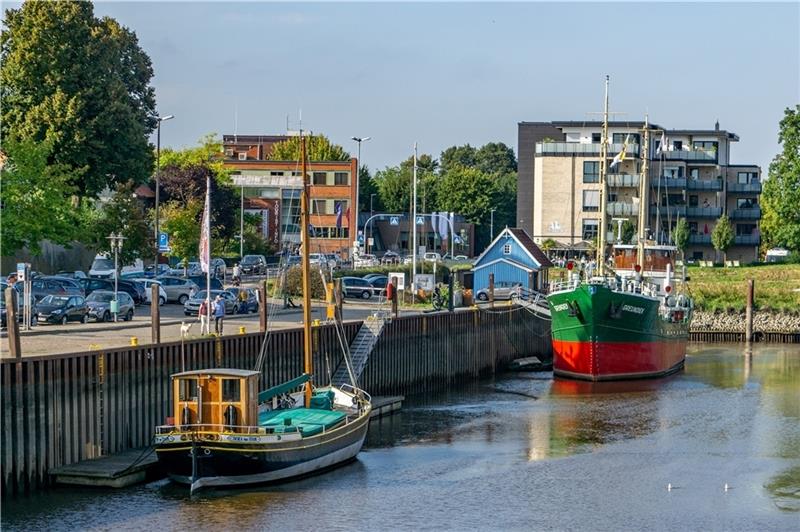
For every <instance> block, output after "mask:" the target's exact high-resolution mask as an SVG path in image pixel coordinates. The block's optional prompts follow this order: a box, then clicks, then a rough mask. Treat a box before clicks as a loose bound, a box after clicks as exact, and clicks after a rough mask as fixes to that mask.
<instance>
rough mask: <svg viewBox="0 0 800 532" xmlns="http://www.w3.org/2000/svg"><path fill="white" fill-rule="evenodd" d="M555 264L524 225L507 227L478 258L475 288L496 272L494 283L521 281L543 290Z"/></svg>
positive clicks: (485, 282)
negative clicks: (548, 271)
mask: <svg viewBox="0 0 800 532" xmlns="http://www.w3.org/2000/svg"><path fill="white" fill-rule="evenodd" d="M552 266H553V263H552V262H550V259H548V258H547V255H545V254H544V252H542V250H541V249H539V246H537V245H536V243H534V241H533V239H532V238H531V237H530V236H529V235H528V233H526V232H525V230H524V229H509V228H508V227H506V228H505V229H503V231H502V232H501V233H500V234H499V235H497V238H495V239H494V241H493V242H492V243H491V244H489V247H487V248H486V250H485V251H484V252H483V253H481V256H480V257H478V259H477V260H476V261H475V266H474V267H473V268H472V271H473V272H474V277H473V285H472V286H473V290H475V291H476V292H477V291H478V290H481V289H483V288H488V287H489V274H490V273H493V274H494V282H495V285H497V283H502V282H508V283H520V284H521V285H522V286H523V287H525V288H529V289H532V290H537V291H542V290H543V288H544V287H545V285H546V284H547V269H548V268H550V267H552Z"/></svg>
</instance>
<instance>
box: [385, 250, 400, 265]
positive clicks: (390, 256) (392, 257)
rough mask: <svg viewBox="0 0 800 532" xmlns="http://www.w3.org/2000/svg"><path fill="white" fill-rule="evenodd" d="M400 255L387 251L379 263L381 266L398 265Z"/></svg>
mask: <svg viewBox="0 0 800 532" xmlns="http://www.w3.org/2000/svg"><path fill="white" fill-rule="evenodd" d="M400 260H401V259H400V254H399V253H395V252H394V251H387V252H386V253H384V254H383V257H381V262H382V263H383V264H400Z"/></svg>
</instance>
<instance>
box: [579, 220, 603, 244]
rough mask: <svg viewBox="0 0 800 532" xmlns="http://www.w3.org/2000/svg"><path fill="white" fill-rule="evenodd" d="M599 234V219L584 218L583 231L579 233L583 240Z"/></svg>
mask: <svg viewBox="0 0 800 532" xmlns="http://www.w3.org/2000/svg"><path fill="white" fill-rule="evenodd" d="M598 234H600V220H584V221H583V232H582V233H581V235H582V238H583V239H584V240H592V239H593V238H597V235H598Z"/></svg>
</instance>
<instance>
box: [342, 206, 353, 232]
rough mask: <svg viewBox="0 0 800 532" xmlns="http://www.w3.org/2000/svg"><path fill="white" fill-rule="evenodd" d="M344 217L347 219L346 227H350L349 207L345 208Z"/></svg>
mask: <svg viewBox="0 0 800 532" xmlns="http://www.w3.org/2000/svg"><path fill="white" fill-rule="evenodd" d="M344 217H345V218H347V227H352V224H351V223H350V207H349V206H348V207H347V211H346V212H345V213H344Z"/></svg>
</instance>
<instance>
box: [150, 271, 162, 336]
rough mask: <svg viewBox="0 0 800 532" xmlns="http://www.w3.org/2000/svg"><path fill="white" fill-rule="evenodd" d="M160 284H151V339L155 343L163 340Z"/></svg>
mask: <svg viewBox="0 0 800 532" xmlns="http://www.w3.org/2000/svg"><path fill="white" fill-rule="evenodd" d="M160 297H161V296H159V295H158V285H157V284H156V283H153V284H151V285H150V339H151V341H152V342H153V343H154V344H157V343H160V342H161V305H160V303H161V300H160Z"/></svg>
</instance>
